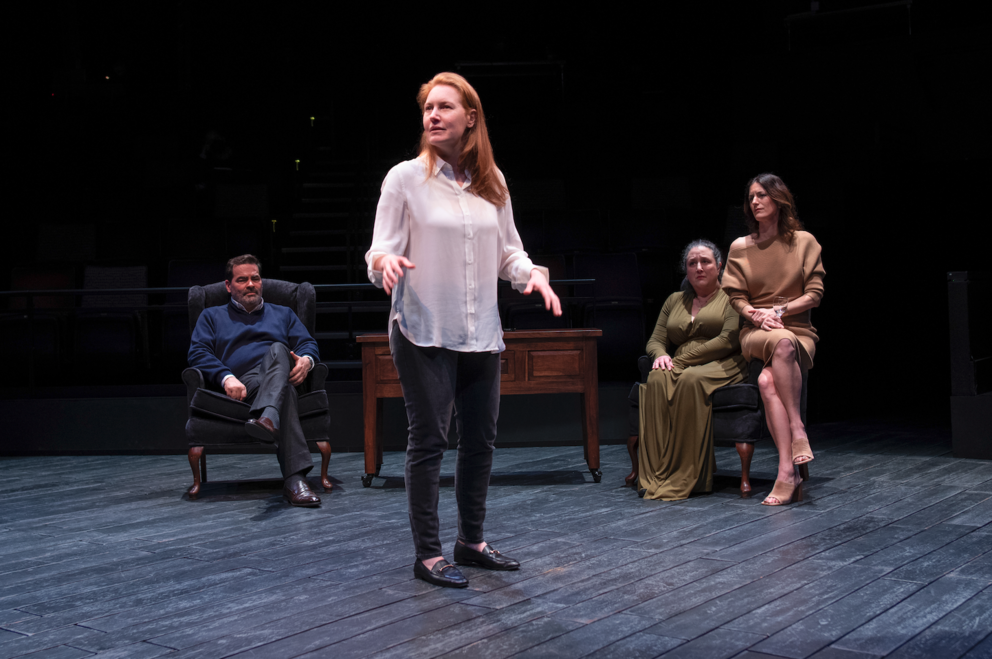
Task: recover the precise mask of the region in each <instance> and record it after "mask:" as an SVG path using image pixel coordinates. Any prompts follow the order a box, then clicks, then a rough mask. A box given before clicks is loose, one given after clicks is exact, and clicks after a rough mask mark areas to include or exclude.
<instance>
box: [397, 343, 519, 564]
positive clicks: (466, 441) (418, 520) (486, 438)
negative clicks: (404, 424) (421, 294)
mask: <svg viewBox="0 0 992 659" xmlns="http://www.w3.org/2000/svg"><path fill="white" fill-rule="evenodd" d="M389 347H390V350H391V351H392V353H393V363H394V364H395V365H396V370H397V372H398V373H399V376H400V384H401V386H402V388H403V400H404V402H405V404H406V415H407V420H408V422H409V437H408V439H407V449H406V472H405V480H406V494H407V500H408V504H409V510H410V528H411V530H412V531H413V544H414V547H415V548H416V552H417V559H418V560H426V559H428V558H435V557H437V556H440V555H441V540H440V538H439V535H438V528H439V525H438V515H437V502H438V480H439V477H440V473H441V459H442V457H443V454H444V451H445V449H447V448H448V427H449V425H450V423H451V412H452V409H454V412H455V430H456V431H457V434H458V458H457V460H456V462H455V499H456V501H457V502H458V539H459V540H461V541H462V542H466V543H478V542H483V541H484V537H483V523H484V522H485V519H486V495H487V494H488V492H489V475H490V472H491V471H492V464H493V445H494V444H495V442H496V418H497V417H498V416H499V363H500V360H499V354H498V353H488V352H455V351H453V350H447V349H445V348H422V347H419V346H416V345H414V344H412V343H410V341H409V340H408V339H407V338H406V337H405V336H403V333H402V332H401V331H400V330H399V327H396V326H394V327H393V331H392V332H391V333H390V337H389Z"/></svg>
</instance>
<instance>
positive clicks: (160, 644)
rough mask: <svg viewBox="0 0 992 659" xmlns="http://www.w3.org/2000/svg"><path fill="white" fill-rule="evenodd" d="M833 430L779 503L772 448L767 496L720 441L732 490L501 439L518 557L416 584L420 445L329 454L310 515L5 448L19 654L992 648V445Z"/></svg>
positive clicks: (863, 653) (493, 530)
mask: <svg viewBox="0 0 992 659" xmlns="http://www.w3.org/2000/svg"><path fill="white" fill-rule="evenodd" d="M813 431H814V432H813V447H814V450H815V451H816V460H815V461H814V462H813V463H812V464H811V466H810V473H811V476H812V480H811V482H810V485H809V487H808V497H807V500H806V501H805V502H803V503H802V504H796V505H791V506H786V507H779V508H772V507H767V506H761V505H759V503H760V501H761V495H762V494H763V493H764V492H767V491H768V490H769V489H770V487H771V481H769V480H759V479H761V478H769V477H771V476H772V475H773V473H774V472H773V469H774V453H773V448H772V446H771V444H770V442H764V443H762V444H759V445H758V448H757V450H756V452H755V459H754V463H753V472H752V473H753V474H754V476H755V477H756V480H755V490H756V496H755V497H754V498H752V499H747V500H745V499H741V498H739V497H738V496H737V494H736V487H737V482H736V480H735V479H734V478H733V476H734V475H735V474H736V473H737V469H738V468H739V462H738V459H737V455H736V453H735V452H734V450H733V449H718V453H717V462H718V465H719V467H720V472H719V473H720V475H721V476H722V477H721V479H720V481H719V483H718V489H717V491H716V492H714V493H713V494H710V495H705V496H699V497H693V498H692V499H689V500H687V501H682V502H676V503H665V502H655V501H642V500H640V499H638V498H637V495H636V493H634V492H633V491H632V490H630V489H625V488H623V487H620V485H621V484H622V482H623V476H624V475H625V474H626V473H627V471H628V468H629V465H628V462H627V456H626V450H625V448H624V447H622V446H605V447H603V454H602V461H603V482H602V483H600V484H594V483H593V482H592V479H591V476H590V475H589V473H588V471H587V468H586V466H585V463H584V462H583V460H582V449H581V447H557V448H515V449H497V451H496V462H495V471H494V476H493V483H492V487H491V489H490V496H489V518H488V522H487V534H488V537H487V539H488V540H489V541H491V542H492V543H493V544H495V545H496V546H497V547H498V548H499V549H500V550H502V551H503V552H505V553H507V554H509V555H511V556H513V557H515V558H518V559H519V560H520V561H521V563H522V567H521V569H520V571H518V572H509V573H488V572H485V571H483V570H478V569H474V568H465V569H464V572H465V573H466V575H467V576H468V577H469V579H470V580H471V585H470V588H469V589H466V590H449V589H441V588H434V587H431V586H428V585H426V584H424V583H423V582H420V581H415V580H414V579H413V576H412V564H413V555H412V542H411V540H410V531H409V527H408V523H407V513H406V496H405V493H404V490H403V481H402V474H403V462H402V461H403V455H402V454H401V453H387V454H386V456H385V464H384V465H383V470H382V476H383V477H382V478H377V479H376V480H375V481H374V483H373V486H372V487H371V488H369V489H366V488H363V487H362V485H361V482H360V477H361V475H362V473H363V467H362V455H361V454H359V453H345V454H337V455H335V456H334V457H333V458H332V460H331V474H332V478H333V479H334V480H335V482H336V485H335V489H334V490H333V491H332V492H331V493H328V494H325V495H322V496H323V500H324V504H323V506H322V507H321V508H320V509H316V510H307V509H293V508H290V507H289V506H287V505H285V504H284V503H283V501H282V498H281V489H280V487H279V483H278V482H268V483H265V482H256V483H249V484H247V485H238V486H235V485H225V484H223V483H219V482H214V483H213V484H212V485H208V487H207V488H206V490H205V494H204V496H203V497H202V498H201V499H200V500H198V501H188V500H186V498H185V497H184V492H185V488H187V487H188V486H189V485H190V482H191V477H190V472H189V466H188V463H187V461H186V458H185V456H97V457H30V458H5V459H2V460H0V469H2V474H3V478H2V479H0V657H17V656H22V655H29V656H30V657H32V658H42V657H45V658H56V657H57V658H59V659H68V658H75V657H88V656H91V655H93V654H96V655H97V656H99V657H136V658H143V657H158V656H162V657H205V658H217V657H228V656H236V657H277V658H282V657H297V656H311V655H312V656H321V657H334V658H335V659H342V658H345V657H397V658H400V657H402V658H407V657H437V656H444V657H473V658H475V659H482V658H485V659H495V658H496V657H511V656H512V657H583V656H588V657H621V658H623V659H634V658H638V657H655V656H665V657H699V658H704V659H714V658H720V657H741V658H745V657H746V658H748V659H758V658H760V657H797V658H799V657H823V658H828V657H829V658H838V659H840V658H844V659H854V658H860V659H867V658H868V657H878V656H888V657H947V658H950V657H959V656H966V657H990V656H992V635H990V630H992V588H990V584H992V551H990V550H992V462H989V461H969V460H956V459H954V458H953V457H951V455H950V444H949V440H948V433H947V431H941V430H936V431H935V430H915V431H914V430H910V429H907V428H900V427H898V426H894V425H891V424H890V425H886V424H882V423H863V424H852V423H849V424H823V425H819V426H817V427H815V428H814V429H813ZM318 457H319V456H318ZM453 465H454V460H453V456H450V455H449V457H448V459H446V460H445V467H444V468H445V471H444V472H443V485H444V487H443V488H442V492H441V504H440V510H441V524H442V529H443V531H442V538H443V540H444V541H445V552H446V554H447V555H448V556H449V557H450V556H451V543H452V542H453V541H454V539H455V528H454V527H455V504H454V492H453V488H452V469H453ZM209 467H210V476H211V478H212V479H217V480H231V479H240V478H251V479H265V478H272V477H273V476H276V475H277V474H278V467H277V465H276V460H275V457H274V456H272V455H229V456H211V457H210V458H209ZM311 475H313V474H311ZM311 481H312V482H314V479H311Z"/></svg>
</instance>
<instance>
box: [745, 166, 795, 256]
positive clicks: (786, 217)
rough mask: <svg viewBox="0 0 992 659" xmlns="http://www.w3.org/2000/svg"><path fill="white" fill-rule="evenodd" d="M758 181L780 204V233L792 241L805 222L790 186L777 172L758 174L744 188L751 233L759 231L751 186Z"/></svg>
mask: <svg viewBox="0 0 992 659" xmlns="http://www.w3.org/2000/svg"><path fill="white" fill-rule="evenodd" d="M755 183H757V184H758V185H760V186H761V187H763V188H764V189H765V192H767V193H768V196H769V197H771V198H772V200H773V201H774V202H775V203H776V204H778V235H780V236H782V237H783V238H785V240H786V242H790V243H791V242H792V238H793V236H795V234H796V231H801V230H802V228H803V223H802V222H800V221H799V217H798V216H797V214H796V201H795V199H793V198H792V193H791V192H789V188H788V186H787V185H786V184H785V182H784V181H782V179H780V178H779V177H778V176H776V175H775V174H771V173H768V172H766V173H764V174H758V175H757V176H755V177H754V178H753V179H751V180H750V181H748V182H747V187H746V188H744V195H745V199H744V221H745V222H747V228H748V230H749V231H750V232H751V233H754V234H756V233H758V221H757V220H756V219H754V212H753V211H752V210H751V186H752V185H754V184H755Z"/></svg>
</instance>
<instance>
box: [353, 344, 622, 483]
mask: <svg viewBox="0 0 992 659" xmlns="http://www.w3.org/2000/svg"><path fill="white" fill-rule="evenodd" d="M602 335H603V331H602V330H598V329H564V330H531V331H521V332H505V333H504V334H503V342H504V343H505V344H506V351H505V352H503V353H502V354H501V355H500V369H501V373H502V375H501V378H500V394H501V395H504V396H512V395H514V394H560V393H577V394H579V395H580V401H581V410H582V443H583V448H584V453H585V460H586V464H588V465H589V472H590V473H591V474H592V477H593V480H594V481H596V482H597V483H598V482H599V481H600V480H601V479H602V477H603V473H602V472H601V471H600V470H599V389H598V382H597V380H598V373H597V368H596V338H597V337H600V336H602ZM357 339H358V342H359V343H361V344H362V404H363V408H364V410H363V411H364V418H365V476H363V477H362V484H363V485H364V486H365V487H369V486H370V485H371V484H372V478H373V476H378V475H379V469H380V468H381V467H382V399H384V398H402V397H403V390H402V389H401V388H400V380H399V375H398V374H397V373H396V367H395V366H393V357H392V355H391V354H390V353H389V338H388V337H387V335H386V334H384V333H383V334H363V335H361V336H359V337H357Z"/></svg>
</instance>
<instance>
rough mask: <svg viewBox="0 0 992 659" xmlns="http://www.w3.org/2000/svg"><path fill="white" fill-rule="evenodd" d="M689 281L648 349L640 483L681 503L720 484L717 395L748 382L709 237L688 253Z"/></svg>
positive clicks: (735, 320) (647, 493) (736, 320)
mask: <svg viewBox="0 0 992 659" xmlns="http://www.w3.org/2000/svg"><path fill="white" fill-rule="evenodd" d="M682 264H683V267H684V268H685V271H686V279H687V280H688V283H689V285H688V286H685V287H684V288H685V290H683V291H680V292H678V293H673V294H672V295H671V296H670V297H669V298H668V299H667V300H665V304H664V305H663V306H662V308H661V314H660V315H659V316H658V323H657V325H656V326H655V329H654V333H653V334H652V335H651V340H650V341H648V346H647V351H648V355H650V356H651V358H652V359H653V362H652V364H651V368H652V370H651V374H650V375H649V376H648V381H647V383H646V384H642V385H641V390H640V427H641V435H640V441H639V442H638V444H639V447H638V458H639V460H638V462H639V469H638V474H639V484H640V489H641V490H642V491H643V492H642V494H643V496H644V498H645V499H662V500H665V501H674V500H677V499H685V498H686V497H688V496H689V495H690V494H692V493H693V492H709V491H712V489H713V472H714V471H715V470H716V458H715V456H714V454H713V411H712V407H711V405H710V396H711V395H712V393H713V392H714V391H715V390H716V389H719V388H720V387H722V386H724V385H728V384H735V383H738V382H741V381H743V380H744V378H745V376H746V374H747V362H745V361H744V358H743V357H742V356H741V349H740V341H739V339H738V332H739V327H740V317H739V316H738V315H737V312H736V311H734V309H733V307H731V306H730V300H729V298H728V297H727V294H726V293H724V292H723V289H721V288H720V270H721V268H722V267H723V257H722V255H721V254H720V250H719V249H718V248H717V247H716V246H715V245H714V244H713V243H711V242H709V241H707V240H697V241H694V242H692V243H690V244H689V245H688V246H687V247H686V248H685V250H684V251H683V253H682Z"/></svg>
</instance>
